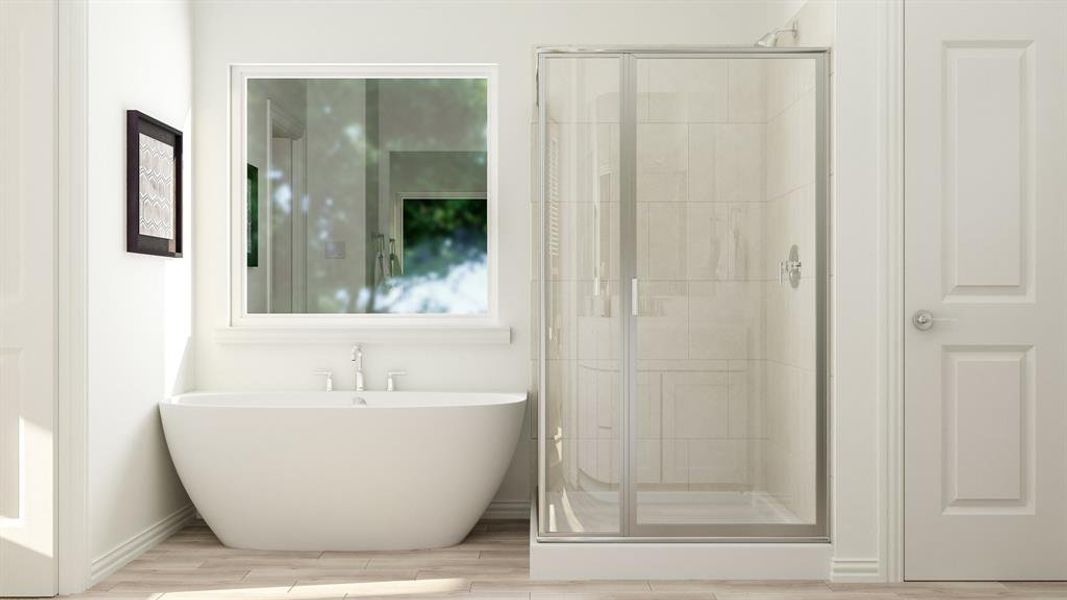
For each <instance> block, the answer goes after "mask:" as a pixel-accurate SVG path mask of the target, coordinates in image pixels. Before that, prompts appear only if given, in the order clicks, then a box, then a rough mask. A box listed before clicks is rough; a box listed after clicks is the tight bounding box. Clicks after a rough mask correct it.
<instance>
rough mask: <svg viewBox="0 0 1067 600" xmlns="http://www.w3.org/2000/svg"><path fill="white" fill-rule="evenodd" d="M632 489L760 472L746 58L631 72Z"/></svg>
mask: <svg viewBox="0 0 1067 600" xmlns="http://www.w3.org/2000/svg"><path fill="white" fill-rule="evenodd" d="M637 85H638V127H637V136H638V142H637V143H638V146H637V240H636V242H637V274H638V278H639V280H640V281H641V285H640V290H639V308H640V318H639V322H638V370H639V373H638V419H637V424H636V426H637V428H638V447H637V463H638V481H639V484H640V485H641V488H642V489H645V490H650V489H670V490H685V489H692V490H708V489H714V490H747V489H752V488H753V487H758V486H759V482H760V480H761V478H762V473H761V471H762V461H761V460H759V454H760V452H761V451H762V444H761V443H760V441H759V436H760V425H759V424H760V421H761V418H760V414H761V410H762V409H761V387H762V385H763V377H762V376H761V375H760V373H761V370H762V365H761V359H762V358H763V356H764V352H765V349H764V334H763V322H762V321H763V284H762V282H761V279H762V278H763V277H764V274H763V269H762V266H763V263H764V259H763V241H762V235H763V221H764V218H765V212H766V203H765V190H764V177H763V173H764V164H763V163H764V154H765V149H764V129H765V126H764V121H765V117H764V115H765V101H766V96H767V94H766V91H765V73H764V69H763V67H762V65H761V64H760V63H759V62H757V61H751V60H706V59H698V60H685V59H656V60H646V61H643V62H642V63H640V64H639V70H638V84H637Z"/></svg>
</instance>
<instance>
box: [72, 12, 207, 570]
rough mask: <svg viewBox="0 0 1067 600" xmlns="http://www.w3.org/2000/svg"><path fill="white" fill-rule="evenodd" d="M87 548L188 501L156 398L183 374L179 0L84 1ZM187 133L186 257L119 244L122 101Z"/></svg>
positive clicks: (185, 80) (187, 121)
mask: <svg viewBox="0 0 1067 600" xmlns="http://www.w3.org/2000/svg"><path fill="white" fill-rule="evenodd" d="M87 19H88V48H87V51H88V63H87V66H88V77H89V86H88V91H87V95H88V97H87V104H88V106H87V122H88V150H89V152H88V169H87V170H88V184H87V185H88V211H87V213H88V225H87V226H88V248H87V261H88V282H89V284H88V290H87V296H88V298H87V301H88V315H89V317H88V318H89V320H88V328H87V329H88V338H89V339H88V373H89V382H88V383H89V388H88V412H89V457H88V462H89V486H90V487H89V511H90V525H89V552H90V558H91V559H97V558H99V557H101V556H102V555H104V554H106V553H107V552H109V551H110V550H112V549H113V548H115V547H116V546H118V545H119V544H122V543H123V542H125V541H126V540H128V539H129V538H131V537H133V536H135V535H136V534H139V533H141V532H142V531H143V530H145V529H146V528H148V527H149V526H151V525H153V524H155V523H157V522H159V521H160V520H162V519H164V518H165V517H167V516H168V515H171V514H173V513H175V512H176V511H177V510H179V509H181V508H183V507H184V506H186V505H187V503H188V499H187V498H186V496H185V492H184V490H183V489H182V487H181V484H180V483H179V481H178V478H177V476H176V475H175V472H174V467H173V466H172V464H171V460H170V456H169V454H168V453H167V448H166V444H165V442H164V439H163V432H162V429H161V425H160V419H159V411H158V408H157V404H158V402H159V401H160V400H161V399H162V398H163V397H164V396H165V395H167V394H170V393H172V392H174V391H178V390H182V389H183V388H184V387H185V386H186V385H187V384H189V382H191V372H192V360H191V357H190V355H189V353H190V351H191V347H190V343H189V341H190V336H191V334H192V286H193V278H192V266H193V258H192V252H191V249H192V247H193V245H194V239H193V235H191V233H190V232H191V231H192V230H191V225H192V223H193V220H192V213H193V202H192V199H193V188H192V186H191V185H189V184H190V183H191V178H190V177H189V173H190V166H191V164H192V162H193V161H192V160H191V159H192V156H191V150H192V144H191V141H192V127H191V124H192V120H191V117H192V113H191V107H192V106H191V104H192V103H191V100H192V65H191V58H192V52H191V25H192V21H191V15H190V13H189V5H188V3H186V2H184V1H171V2H152V3H136V2H123V3H117V2H91V3H90V4H89V6H88V15H87ZM127 109H137V110H140V111H142V112H144V113H146V114H149V115H151V116H153V117H156V118H158V119H160V120H162V121H163V122H165V123H167V124H169V125H172V126H174V127H177V128H178V129H180V130H182V131H183V132H184V134H185V150H184V157H185V161H184V167H185V172H184V173H183V177H184V178H185V179H184V181H185V182H186V184H185V186H184V191H183V193H184V210H185V215H184V216H185V219H184V222H183V224H184V229H185V232H186V233H185V240H184V248H183V251H184V253H185V256H184V258H180V259H170V258H160V257H155V256H148V255H142V254H129V253H127V252H126V237H125V235H126V233H125V226H126V214H125V210H126V154H125V148H126V110H127Z"/></svg>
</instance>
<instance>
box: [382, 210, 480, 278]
mask: <svg viewBox="0 0 1067 600" xmlns="http://www.w3.org/2000/svg"><path fill="white" fill-rule="evenodd" d="M451 199H461V200H485V201H487V202H488V201H489V198H488V195H487V194H486V193H485V192H396V193H395V194H393V207H392V211H391V216H392V218H391V219H390V223H389V231H390V237H392V238H394V239H396V255H397V258H398V259H399V260H400V268H401V269H403V268H404V235H403V234H404V200H451ZM388 251H389V246H388V243H387V244H386V252H388Z"/></svg>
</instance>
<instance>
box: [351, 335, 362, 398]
mask: <svg viewBox="0 0 1067 600" xmlns="http://www.w3.org/2000/svg"><path fill="white" fill-rule="evenodd" d="M352 362H354V363H356V364H355V368H356V391H357V392H362V391H363V389H364V386H363V348H360V347H359V345H358V344H357V345H355V346H352Z"/></svg>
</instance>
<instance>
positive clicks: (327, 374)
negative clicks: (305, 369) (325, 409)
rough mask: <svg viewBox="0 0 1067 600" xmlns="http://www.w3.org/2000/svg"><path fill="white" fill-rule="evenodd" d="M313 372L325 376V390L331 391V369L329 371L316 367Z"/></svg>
mask: <svg viewBox="0 0 1067 600" xmlns="http://www.w3.org/2000/svg"><path fill="white" fill-rule="evenodd" d="M314 374H315V375H322V376H325V377H326V391H327V392H332V391H333V371H331V370H329V369H316V370H315V371H314Z"/></svg>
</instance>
